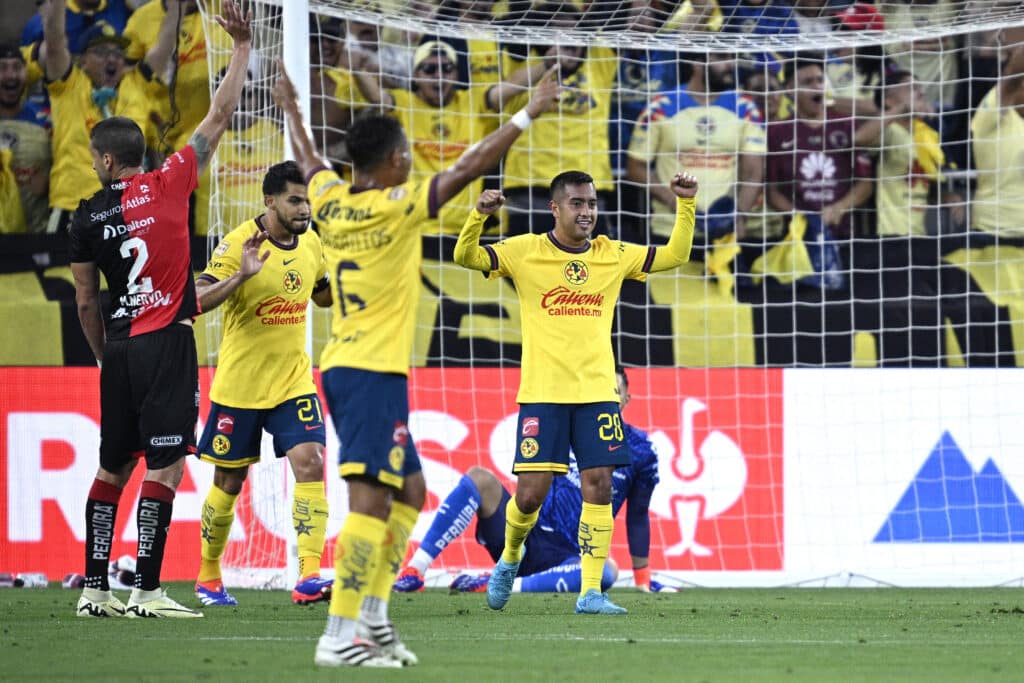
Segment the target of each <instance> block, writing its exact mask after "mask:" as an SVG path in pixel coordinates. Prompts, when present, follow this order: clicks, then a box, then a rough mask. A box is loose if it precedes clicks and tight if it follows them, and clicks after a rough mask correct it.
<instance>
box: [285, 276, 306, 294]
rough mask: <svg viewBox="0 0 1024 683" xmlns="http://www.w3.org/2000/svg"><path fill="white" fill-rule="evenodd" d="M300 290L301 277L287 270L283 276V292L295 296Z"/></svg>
mask: <svg viewBox="0 0 1024 683" xmlns="http://www.w3.org/2000/svg"><path fill="white" fill-rule="evenodd" d="M300 289H302V276H301V275H299V272H298V271H296V270H289V271H288V272H286V273H285V274H284V291H286V292H288V293H289V294H297V293H298V291H299V290H300Z"/></svg>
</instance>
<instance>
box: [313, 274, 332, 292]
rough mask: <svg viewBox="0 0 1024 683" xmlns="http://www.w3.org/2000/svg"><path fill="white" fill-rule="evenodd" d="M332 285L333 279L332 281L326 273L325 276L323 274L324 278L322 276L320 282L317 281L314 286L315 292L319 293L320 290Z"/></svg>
mask: <svg viewBox="0 0 1024 683" xmlns="http://www.w3.org/2000/svg"><path fill="white" fill-rule="evenodd" d="M330 286H331V281H330V280H329V279H327V276H326V275H324V276H323V277H322V278H320V280H319V281H318V282H317V283H316V284H315V285H314V286H313V293H314V294H319V293H320V292H322V291H324V290H325V289H327V288H328V287H330Z"/></svg>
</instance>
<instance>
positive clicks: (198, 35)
mask: <svg viewBox="0 0 1024 683" xmlns="http://www.w3.org/2000/svg"><path fill="white" fill-rule="evenodd" d="M166 14H167V11H166V10H165V9H164V3H163V2H160V0H155V1H153V2H148V3H146V4H145V5H143V6H142V7H140V8H139V9H137V10H135V12H134V13H133V14H132V16H131V18H129V19H128V25H127V26H125V29H124V36H125V38H128V39H129V40H130V41H131V44H130V45H129V46H128V49H127V50H126V51H125V56H126V57H127V58H128V59H130V60H133V61H141V60H142V59H143V58H144V57H145V56H146V53H147V52H149V50H150V49H152V47H153V46H154V45H155V44H156V41H157V34H158V33H159V31H160V22H162V21H163V19H164V16H165V15H166ZM210 26H211V27H212V30H215V31H217V32H219V33H221V34H223V33H224V32H223V30H222V29H221V28H220V27H218V26H217V25H216V24H215V23H214V22H212V21H211V22H210ZM224 37H225V38H227V36H226V35H225V36H224ZM224 62H225V63H224V66H226V65H227V58H226V57H225V60H224ZM177 79H178V80H177V87H176V88H175V95H176V97H175V104H176V105H177V107H178V111H179V115H180V120H179V121H178V123H177V124H176V125H175V126H174V128H172V129H171V130H169V131H167V134H166V135H165V136H164V137H165V143H166V144H167V146H168V149H180V148H182V147H184V146H185V145H186V144H187V143H188V139H189V137H190V136H191V135H192V132H193V131H194V130H195V129H196V126H198V125H199V122H200V121H202V120H203V117H205V116H206V113H207V111H209V109H210V81H209V66H208V65H207V63H206V34H205V32H204V31H203V17H202V15H201V14H200V13H199V12H193V13H192V14H188V15H186V16H184V17H182V18H181V30H180V31H179V32H178V76H177ZM155 95H156V96H155V97H154V102H157V103H159V106H158V107H157V108H156V110H157V114H158V115H159V116H160V118H161V120H163V121H165V122H170V121H171V101H170V98H169V97H168V94H167V91H166V89H165V90H164V91H163V92H162V93H155Z"/></svg>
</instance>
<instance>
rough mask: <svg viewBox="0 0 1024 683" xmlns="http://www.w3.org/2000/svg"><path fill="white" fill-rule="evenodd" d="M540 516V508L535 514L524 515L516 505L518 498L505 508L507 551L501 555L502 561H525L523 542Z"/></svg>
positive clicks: (509, 502)
mask: <svg viewBox="0 0 1024 683" xmlns="http://www.w3.org/2000/svg"><path fill="white" fill-rule="evenodd" d="M538 515H540V508H537V509H536V510H534V511H533V514H530V515H527V514H523V513H522V512H520V510H519V506H518V505H516V497H515V496H512V497H511V498H510V499H509V501H508V505H506V506H505V550H503V551H502V553H501V559H503V560H505V561H506V562H518V561H519V560H521V559H523V541H524V540H525V539H526V535H527V534H529V533H530V529H532V528H533V525H534V524H536V523H537V516H538Z"/></svg>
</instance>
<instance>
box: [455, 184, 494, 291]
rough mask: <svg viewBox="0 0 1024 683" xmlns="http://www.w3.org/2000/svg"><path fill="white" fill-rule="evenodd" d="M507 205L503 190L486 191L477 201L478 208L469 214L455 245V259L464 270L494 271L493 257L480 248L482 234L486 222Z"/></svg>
mask: <svg viewBox="0 0 1024 683" xmlns="http://www.w3.org/2000/svg"><path fill="white" fill-rule="evenodd" d="M504 203H505V195H503V194H502V193H501V190H484V191H483V192H481V193H480V199H478V200H477V201H476V208H475V209H473V210H472V211H471V212H470V213H469V217H468V218H467V219H466V223H465V224H464V225H463V226H462V231H461V232H460V233H459V241H458V242H456V243H455V253H454V255H453V258H454V260H455V262H456V263H457V264H459V265H460V266H462V267H464V268H472V269H473V270H480V271H483V272H485V273H487V272H489V271H490V270H492V268H491V266H492V265H493V264H492V263H491V255H490V254H489V253H488V252H487V250H486V249H484V248H483V247H481V246H480V233H482V232H483V229H484V222H485V221H486V220H487V217H488V216H491V215H493V214H494V212H495V211H497V210H498V209H500V208H501V207H502V205H503V204H504Z"/></svg>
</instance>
